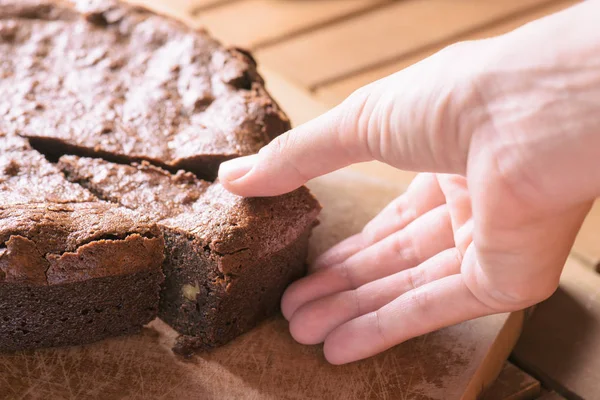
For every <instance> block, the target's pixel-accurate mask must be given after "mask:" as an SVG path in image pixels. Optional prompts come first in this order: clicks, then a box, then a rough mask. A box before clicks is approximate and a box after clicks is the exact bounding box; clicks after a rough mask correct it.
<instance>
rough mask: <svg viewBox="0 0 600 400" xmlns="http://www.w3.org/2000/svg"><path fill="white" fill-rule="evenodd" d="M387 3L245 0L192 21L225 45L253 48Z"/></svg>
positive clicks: (369, 0)
mask: <svg viewBox="0 0 600 400" xmlns="http://www.w3.org/2000/svg"><path fill="white" fill-rule="evenodd" d="M388 2H390V0H344V1H339V0H302V1H289V0H287V1H281V0H245V1H241V2H234V3H231V4H229V5H225V6H222V7H219V8H215V9H211V10H208V11H206V12H201V13H199V14H198V16H197V17H196V19H195V21H196V22H197V23H199V24H200V25H203V26H205V27H207V28H208V30H209V31H211V32H212V33H213V34H214V35H215V36H216V37H218V38H219V39H220V40H222V41H224V42H225V43H227V44H231V45H236V46H242V47H246V48H255V47H257V46H261V45H263V46H264V45H265V44H267V43H272V42H274V41H277V40H280V39H282V38H285V37H289V36H291V35H293V34H297V33H298V32H302V31H306V30H309V29H312V28H314V27H316V26H319V25H322V24H324V23H326V22H330V21H332V20H335V19H339V18H343V17H346V16H348V15H351V14H355V13H358V12H362V11H365V10H368V9H371V8H373V7H376V6H378V5H380V4H382V3H388Z"/></svg>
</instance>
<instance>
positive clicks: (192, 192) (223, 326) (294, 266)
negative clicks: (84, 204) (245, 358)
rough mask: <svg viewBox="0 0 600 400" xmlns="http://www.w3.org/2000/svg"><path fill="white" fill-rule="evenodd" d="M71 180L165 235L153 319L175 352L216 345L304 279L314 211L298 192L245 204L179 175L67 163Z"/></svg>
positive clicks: (307, 197) (308, 199)
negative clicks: (170, 336) (168, 334)
mask: <svg viewBox="0 0 600 400" xmlns="http://www.w3.org/2000/svg"><path fill="white" fill-rule="evenodd" d="M59 167H60V168H62V170H63V171H65V173H66V175H67V177H68V179H69V180H71V181H73V182H77V183H79V184H81V185H83V186H84V187H86V188H88V189H89V190H90V191H91V192H93V193H94V194H95V195H97V196H98V197H100V198H102V199H106V200H109V201H113V202H115V203H118V204H120V205H122V206H125V207H127V208H131V209H134V210H137V211H138V212H140V213H142V214H144V215H148V216H151V218H152V219H153V220H155V221H157V222H158V223H159V225H160V226H161V228H162V230H163V232H164V236H165V262H164V264H163V270H164V273H165V277H166V278H165V283H164V285H163V290H162V293H161V301H160V311H159V316H160V318H161V319H163V320H164V321H165V322H167V323H168V324H169V325H171V326H172V327H173V328H175V329H176V330H177V331H178V332H179V333H180V334H182V335H183V336H182V337H180V338H179V341H178V346H177V347H176V348H175V350H176V351H178V352H183V353H187V352H189V351H190V350H191V349H192V348H202V349H206V348H211V347H215V346H218V345H221V344H224V343H226V342H228V341H230V340H231V339H233V338H234V337H236V336H238V335H239V334H241V333H243V332H245V331H247V330H249V329H250V328H252V327H253V326H255V325H256V324H257V323H258V322H260V321H261V320H263V319H264V318H265V317H267V316H269V315H271V314H272V313H273V312H274V311H275V310H276V309H277V308H278V306H279V300H280V298H281V295H282V293H283V290H284V289H285V287H286V286H287V285H288V284H289V283H290V282H291V281H293V280H294V279H297V278H299V277H300V276H302V275H303V274H304V273H305V259H306V251H307V247H308V237H309V235H310V231H311V229H312V227H313V226H314V224H315V220H316V217H317V214H318V213H319V210H320V206H319V204H318V202H317V201H316V200H315V199H314V197H312V195H311V194H310V193H309V192H308V190H307V189H306V188H304V187H303V188H301V189H299V190H296V191H294V192H292V193H289V194H287V195H284V196H279V197H273V198H261V199H258V198H253V199H245V198H241V197H238V196H235V195H233V194H231V193H229V192H227V191H226V190H224V189H223V187H222V186H221V185H220V184H219V183H213V184H210V183H208V182H205V181H201V180H199V179H197V178H196V177H195V176H194V175H192V174H190V173H185V172H183V171H180V172H178V173H177V174H174V175H173V174H170V173H168V172H167V171H164V170H162V169H160V168H157V167H154V166H150V165H148V164H142V165H134V166H130V165H119V164H113V163H110V162H107V161H104V160H99V159H91V158H79V157H75V156H65V157H62V158H61V159H60V161H59Z"/></svg>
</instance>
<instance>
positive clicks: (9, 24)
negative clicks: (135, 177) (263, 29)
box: [0, 0, 289, 179]
mask: <svg viewBox="0 0 600 400" xmlns="http://www.w3.org/2000/svg"><path fill="white" fill-rule="evenodd" d="M0 93H2V96H1V97H0V132H1V131H4V132H8V133H13V134H16V133H18V134H20V135H24V136H27V137H28V138H30V139H31V143H32V144H33V145H34V147H37V148H40V149H42V150H43V152H44V153H46V154H48V155H49V156H51V157H54V158H58V156H60V155H62V154H79V155H87V156H99V157H102V158H104V159H108V160H112V161H117V162H131V161H140V160H149V161H151V162H152V163H154V164H157V165H161V166H163V167H165V168H167V169H170V170H172V171H175V170H177V169H179V168H182V169H186V170H188V171H192V172H194V173H196V174H197V175H198V176H201V177H204V178H207V179H214V178H215V176H216V172H217V169H218V165H219V163H220V162H222V161H224V160H227V159H230V158H234V157H238V156H241V155H247V154H252V153H255V152H257V151H258V150H259V149H260V148H261V147H262V146H264V145H265V144H266V143H268V142H269V141H270V140H271V139H273V138H274V137H275V136H277V135H279V134H281V133H282V132H284V131H286V130H287V129H289V120H288V118H287V117H286V116H285V115H284V114H283V112H282V111H281V110H280V109H279V107H278V106H277V104H276V103H275V102H274V101H273V100H272V99H271V97H270V96H269V95H268V94H267V92H266V91H265V89H264V84H263V80H262V78H261V77H260V76H259V75H258V73H257V72H256V64H255V62H254V60H253V59H252V57H251V56H250V55H248V54H247V53H245V52H243V51H240V50H235V49H227V48H225V47H223V46H222V45H221V44H219V43H218V42H217V41H215V40H214V39H212V38H211V37H210V36H209V35H208V34H207V33H206V32H205V31H202V30H194V29H191V28H189V27H187V26H186V25H184V24H182V23H180V22H177V21H174V20H172V19H169V18H166V17H164V16H160V15H156V14H154V13H152V12H150V11H148V10H145V9H142V8H140V7H136V6H131V5H127V4H123V3H119V2H116V1H111V0H106V1H89V0H75V1H71V2H67V1H60V2H57V1H54V2H53V1H50V0H45V1H44V0H36V1H32V0H28V1H23V0H3V1H0Z"/></svg>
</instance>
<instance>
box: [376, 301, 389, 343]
mask: <svg viewBox="0 0 600 400" xmlns="http://www.w3.org/2000/svg"><path fill="white" fill-rule="evenodd" d="M373 319H374V320H375V331H376V332H377V336H378V337H379V340H380V341H381V345H382V347H384V348H387V347H388V344H389V341H388V339H387V337H386V334H385V332H384V328H383V318H382V315H381V311H380V310H376V311H374V312H373Z"/></svg>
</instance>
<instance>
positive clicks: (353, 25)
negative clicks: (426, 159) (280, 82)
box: [257, 0, 549, 89]
mask: <svg viewBox="0 0 600 400" xmlns="http://www.w3.org/2000/svg"><path fill="white" fill-rule="evenodd" d="M545 3H549V0H504V1H496V0H463V1H447V0H404V1H401V2H399V3H395V4H393V5H390V6H387V7H383V8H381V9H378V10H376V11H373V12H370V13H367V14H364V15H361V16H360V17H357V18H352V19H349V20H347V21H345V22H343V23H339V24H334V25H330V26H327V27H325V28H323V29H320V30H317V31H314V32H311V33H309V34H305V35H301V36H298V37H296V38H293V39H291V40H287V41H285V42H284V43H280V44H278V45H275V46H272V47H269V48H266V49H263V50H261V51H260V52H258V54H257V56H258V58H259V59H261V60H262V61H263V62H264V63H266V64H265V65H268V66H269V67H270V68H273V69H275V70H277V71H286V74H287V76H288V77H290V78H292V80H294V81H295V82H297V83H299V84H301V85H303V86H305V87H308V88H311V89H312V88H314V87H316V86H319V85H321V84H323V83H325V82H327V81H331V80H334V79H339V78H340V77H343V76H346V75H349V74H352V73H356V72H359V71H360V70H363V69H365V68H368V67H370V66H373V65H376V64H378V63H382V62H385V61H388V60H393V59H397V58H398V57H399V56H401V55H402V54H406V53H409V52H411V51H415V50H417V49H419V48H422V47H423V46H425V45H428V44H432V43H435V42H439V41H444V40H448V38H449V37H451V36H454V35H458V34H461V33H464V32H466V31H469V30H473V29H475V28H477V27H481V26H483V25H486V24H489V23H490V22H492V21H495V20H498V19H502V18H506V17H509V16H511V15H513V14H515V13H519V12H523V11H525V10H527V9H530V8H532V7H536V6H540V5H542V4H545Z"/></svg>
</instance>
